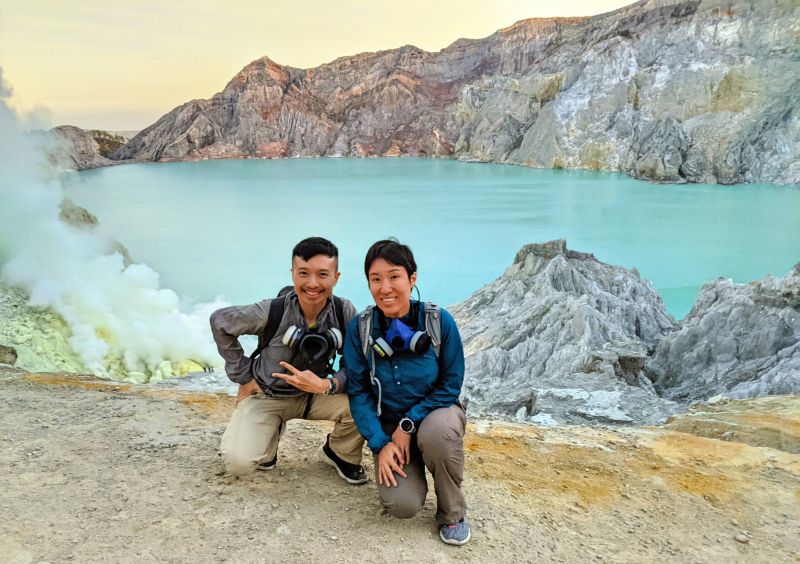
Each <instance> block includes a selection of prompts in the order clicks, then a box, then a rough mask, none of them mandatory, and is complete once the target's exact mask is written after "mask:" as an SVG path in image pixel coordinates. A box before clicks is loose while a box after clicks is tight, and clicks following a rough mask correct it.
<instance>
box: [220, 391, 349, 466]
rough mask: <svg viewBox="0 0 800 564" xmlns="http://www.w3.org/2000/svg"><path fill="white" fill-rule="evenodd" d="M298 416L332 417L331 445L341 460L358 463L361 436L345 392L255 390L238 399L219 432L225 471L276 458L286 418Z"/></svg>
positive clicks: (327, 419)
mask: <svg viewBox="0 0 800 564" xmlns="http://www.w3.org/2000/svg"><path fill="white" fill-rule="evenodd" d="M307 402H311V403H310V405H307ZM301 418H305V419H308V420H311V421H333V422H334V425H333V431H332V432H331V436H330V446H331V449H332V450H333V452H335V453H336V454H337V455H338V456H339V458H341V459H342V460H344V461H346V462H349V463H351V464H361V448H362V446H363V444H364V438H363V437H362V436H361V434H360V433H359V432H358V428H357V427H356V423H355V421H354V420H353V416H352V415H350V404H349V402H348V401H347V394H336V395H333V396H326V395H323V394H303V395H302V396H297V397H291V398H270V397H267V396H265V395H263V394H256V395H252V396H247V397H246V398H244V399H243V400H241V401H240V402H239V404H238V405H237V406H236V409H235V410H234V412H233V415H232V416H231V420H230V422H229V423H228V426H227V427H226V429H225V433H224V434H223V435H222V444H221V445H220V452H221V453H222V457H223V459H224V461H225V467H226V468H227V470H228V472H230V473H231V474H234V475H238V476H241V475H245V474H249V473H251V472H253V471H254V470H255V467H256V466H257V465H258V464H259V463H261V462H266V461H269V460H272V459H273V458H275V455H276V454H277V452H278V441H279V440H280V436H281V434H282V433H283V430H284V429H285V428H286V422H287V421H289V420H290V419H301Z"/></svg>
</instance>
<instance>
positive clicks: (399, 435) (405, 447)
mask: <svg viewBox="0 0 800 564" xmlns="http://www.w3.org/2000/svg"><path fill="white" fill-rule="evenodd" d="M392 442H393V443H394V444H395V445H396V446H397V448H398V449H400V454H401V455H402V458H401V460H402V461H403V462H404V463H405V464H408V463H409V462H411V435H410V434H408V433H406V432H405V431H403V430H402V429H401V428H400V425H398V426H397V429H395V430H394V433H392Z"/></svg>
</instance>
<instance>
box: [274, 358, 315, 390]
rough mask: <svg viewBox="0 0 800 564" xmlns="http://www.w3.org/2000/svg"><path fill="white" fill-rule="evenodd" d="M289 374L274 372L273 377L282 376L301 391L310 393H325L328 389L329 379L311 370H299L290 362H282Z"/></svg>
mask: <svg viewBox="0 0 800 564" xmlns="http://www.w3.org/2000/svg"><path fill="white" fill-rule="evenodd" d="M281 366H283V367H284V368H285V369H286V370H288V371H289V374H281V373H280V372H273V373H272V377H273V378H280V379H281V380H284V381H285V382H287V383H288V384H290V385H292V386H294V387H295V388H297V389H298V390H300V391H303V392H308V393H310V394H324V393H325V392H326V391H327V390H328V381H327V380H323V379H322V378H320V377H319V376H317V375H316V374H314V373H313V372H311V371H310V370H298V369H297V368H295V367H294V366H292V365H291V364H289V363H288V362H281Z"/></svg>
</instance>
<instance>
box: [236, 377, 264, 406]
mask: <svg viewBox="0 0 800 564" xmlns="http://www.w3.org/2000/svg"><path fill="white" fill-rule="evenodd" d="M260 393H261V388H260V387H259V385H258V382H256V381H255V380H250V381H249V382H248V383H247V384H239V393H238V394H236V405H239V402H240V401H242V400H243V399H244V398H246V397H247V396H252V395H256V394H260Z"/></svg>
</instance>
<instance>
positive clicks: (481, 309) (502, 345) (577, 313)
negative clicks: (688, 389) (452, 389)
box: [451, 240, 678, 423]
mask: <svg viewBox="0 0 800 564" xmlns="http://www.w3.org/2000/svg"><path fill="white" fill-rule="evenodd" d="M451 311H452V313H453V315H454V316H455V318H456V320H457V321H458V324H459V327H460V330H461V334H462V338H463V341H464V352H465V356H466V377H465V384H464V394H465V399H466V400H467V402H468V404H469V409H470V410H471V411H474V412H478V413H491V414H501V415H508V416H517V417H520V416H522V417H526V416H532V420H533V421H537V422H541V423H585V422H604V423H654V422H657V421H661V420H663V419H664V418H665V417H666V416H668V415H669V414H671V413H673V412H675V411H677V409H678V406H677V405H676V404H674V403H673V402H671V401H667V400H663V399H661V398H660V397H658V396H657V395H656V393H655V390H654V388H653V385H652V383H651V382H650V380H649V379H648V378H647V377H646V375H645V373H644V372H643V368H644V366H645V361H646V358H647V355H648V352H649V351H652V350H653V349H654V348H655V346H656V345H657V344H658V342H659V341H660V340H661V339H663V338H664V336H665V335H666V334H667V333H668V332H670V331H672V330H673V329H674V328H675V322H674V321H673V319H672V318H671V317H670V316H669V315H668V314H667V313H666V311H665V310H664V304H663V302H662V300H661V297H660V296H659V295H658V294H657V293H656V292H655V291H654V290H653V288H652V287H651V286H650V284H649V282H647V281H646V280H642V279H641V278H640V276H639V273H638V272H636V270H627V269H625V268H622V267H618V266H611V265H607V264H604V263H602V262H600V261H598V260H597V259H596V258H595V257H594V256H593V255H590V254H586V253H579V252H574V251H571V250H569V249H567V246H566V242H565V241H563V240H559V241H550V242H548V243H544V244H533V245H526V246H525V247H523V248H522V249H521V250H520V251H519V252H518V253H517V256H516V258H515V260H514V264H513V265H512V266H511V267H509V268H508V269H507V270H506V272H505V273H504V274H503V275H502V276H501V277H500V278H498V279H497V280H495V281H494V282H492V283H491V284H488V285H487V286H484V287H483V288H481V289H480V290H478V291H477V292H475V293H474V294H473V295H472V296H470V297H469V298H467V299H466V300H465V301H463V302H461V303H460V304H457V305H455V306H453V307H452V308H451ZM522 408H525V409H524V411H523V410H522Z"/></svg>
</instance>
